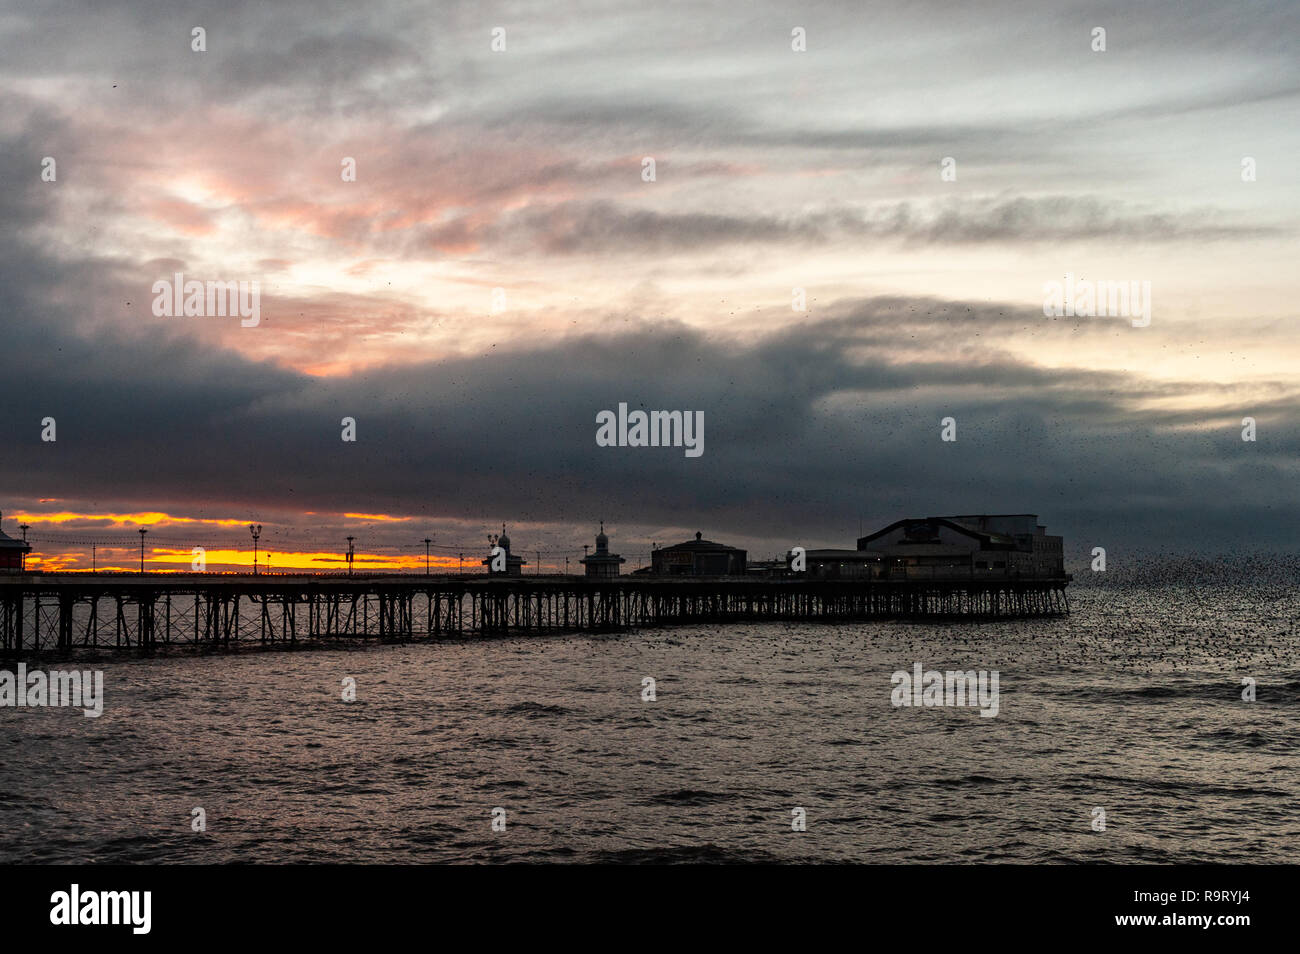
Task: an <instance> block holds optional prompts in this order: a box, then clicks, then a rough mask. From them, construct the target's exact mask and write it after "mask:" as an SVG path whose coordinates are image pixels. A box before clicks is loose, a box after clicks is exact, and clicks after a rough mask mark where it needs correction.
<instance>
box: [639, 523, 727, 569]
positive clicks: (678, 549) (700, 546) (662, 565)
mask: <svg viewBox="0 0 1300 954" xmlns="http://www.w3.org/2000/svg"><path fill="white" fill-rule="evenodd" d="M745 557H746V553H745V551H744V550H740V549H737V548H736V547H729V546H727V545H726V544H725V543H714V542H713V541H712V540H705V539H704V534H702V533H700V532H698V531H696V534H695V539H694V540H687V541H686V542H685V543H678V544H676V545H674V546H671V547H660V548H659V549H657V550H655V551H654V552H653V553H651V554H650V572H651V573H653V574H655V575H656V576H744V575H745Z"/></svg>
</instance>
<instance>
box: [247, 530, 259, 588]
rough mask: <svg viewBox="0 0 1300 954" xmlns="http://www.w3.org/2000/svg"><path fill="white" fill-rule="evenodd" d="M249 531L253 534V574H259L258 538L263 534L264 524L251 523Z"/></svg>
mask: <svg viewBox="0 0 1300 954" xmlns="http://www.w3.org/2000/svg"><path fill="white" fill-rule="evenodd" d="M248 532H249V533H251V534H252V535H253V576H257V538H258V537H260V536H261V535H262V525H261V524H260V523H250V524H249V525H248Z"/></svg>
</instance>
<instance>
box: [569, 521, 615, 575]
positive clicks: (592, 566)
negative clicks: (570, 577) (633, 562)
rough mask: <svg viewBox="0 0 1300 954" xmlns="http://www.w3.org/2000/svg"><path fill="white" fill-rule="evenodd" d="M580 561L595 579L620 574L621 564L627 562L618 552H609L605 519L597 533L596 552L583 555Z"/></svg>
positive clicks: (588, 573)
mask: <svg viewBox="0 0 1300 954" xmlns="http://www.w3.org/2000/svg"><path fill="white" fill-rule="evenodd" d="M579 562H580V563H582V564H583V565H584V566H585V567H586V568H587V576H588V577H591V578H595V579H608V578H609V577H611V576H618V568H619V565H620V564H622V563H626V562H627V561H626V560H624V559H623V558H622V557H621V556H619V555H618V554H617V553H610V552H609V537H607V536H606V535H605V521H603V520H602V521H601V522H600V532H599V533H597V534H596V552H595V553H592V554H590V555H588V556H585V557H583V558H582V559H581V560H580V561H579Z"/></svg>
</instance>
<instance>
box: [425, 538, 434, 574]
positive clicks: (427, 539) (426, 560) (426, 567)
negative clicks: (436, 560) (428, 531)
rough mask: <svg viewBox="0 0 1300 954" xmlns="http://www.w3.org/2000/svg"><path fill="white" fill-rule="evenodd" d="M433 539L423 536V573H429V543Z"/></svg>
mask: <svg viewBox="0 0 1300 954" xmlns="http://www.w3.org/2000/svg"><path fill="white" fill-rule="evenodd" d="M432 542H433V541H432V540H430V539H429V538H428V537H425V538H424V575H425V576H428V575H429V544H430V543H432Z"/></svg>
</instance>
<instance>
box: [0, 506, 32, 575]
mask: <svg viewBox="0 0 1300 954" xmlns="http://www.w3.org/2000/svg"><path fill="white" fill-rule="evenodd" d="M0 516H3V514H0ZM31 552H32V548H31V546H30V545H29V544H28V543H26V542H25V541H23V540H15V539H14V538H13V537H11V536H9V535H8V534H7V533H5V532H4V531H3V530H0V573H21V572H23V564H24V561H25V560H26V557H27V554H29V553H31Z"/></svg>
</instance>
